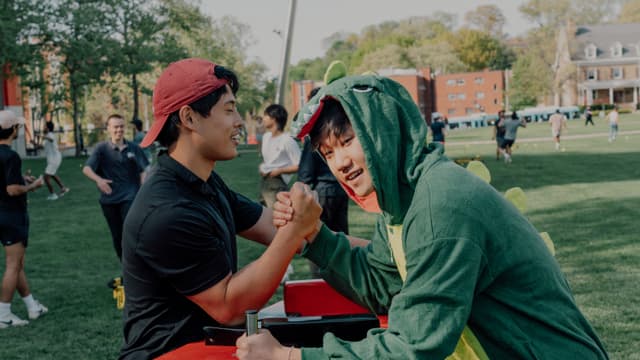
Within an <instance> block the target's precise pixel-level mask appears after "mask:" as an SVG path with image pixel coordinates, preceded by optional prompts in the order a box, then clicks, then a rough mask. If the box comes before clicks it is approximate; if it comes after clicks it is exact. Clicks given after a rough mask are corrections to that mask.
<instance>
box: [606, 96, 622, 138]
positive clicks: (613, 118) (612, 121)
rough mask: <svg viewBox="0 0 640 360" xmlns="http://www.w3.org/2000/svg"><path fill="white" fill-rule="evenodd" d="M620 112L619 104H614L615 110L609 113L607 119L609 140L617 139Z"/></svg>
mask: <svg viewBox="0 0 640 360" xmlns="http://www.w3.org/2000/svg"><path fill="white" fill-rule="evenodd" d="M619 117H620V114H618V105H614V106H613V110H611V112H610V113H609V114H608V115H607V119H609V142H614V141H615V140H616V136H617V135H618V118H619Z"/></svg>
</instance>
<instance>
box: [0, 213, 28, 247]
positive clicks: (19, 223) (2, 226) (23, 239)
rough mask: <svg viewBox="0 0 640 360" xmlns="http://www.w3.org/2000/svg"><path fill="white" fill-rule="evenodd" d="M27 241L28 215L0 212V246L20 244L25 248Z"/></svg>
mask: <svg viewBox="0 0 640 360" xmlns="http://www.w3.org/2000/svg"><path fill="white" fill-rule="evenodd" d="M28 240H29V214H27V213H26V212H15V211H2V210H0V243H2V246H9V245H13V244H18V243H22V245H24V247H25V248H26V247H27V243H28Z"/></svg>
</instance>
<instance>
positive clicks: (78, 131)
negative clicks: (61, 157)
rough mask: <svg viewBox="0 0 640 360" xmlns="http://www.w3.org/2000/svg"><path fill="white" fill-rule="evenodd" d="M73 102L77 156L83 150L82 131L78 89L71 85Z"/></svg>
mask: <svg viewBox="0 0 640 360" xmlns="http://www.w3.org/2000/svg"><path fill="white" fill-rule="evenodd" d="M71 102H72V104H73V139H74V142H75V143H76V157H77V156H80V154H81V152H82V148H81V142H82V140H81V137H82V132H81V129H80V128H79V126H78V125H79V124H78V89H77V88H76V87H74V86H73V85H71Z"/></svg>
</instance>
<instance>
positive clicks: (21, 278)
mask: <svg viewBox="0 0 640 360" xmlns="http://www.w3.org/2000/svg"><path fill="white" fill-rule="evenodd" d="M23 124H24V119H23V118H19V117H17V116H16V115H15V114H14V113H13V112H11V111H9V110H0V243H2V246H3V247H4V251H5V259H6V261H5V270H4V274H3V276H2V293H1V294H0V329H4V328H8V327H10V326H21V325H26V324H28V323H29V322H28V321H27V320H23V319H21V318H19V317H18V316H16V315H15V314H14V313H13V312H11V300H12V299H13V294H14V293H15V291H16V290H18V293H19V294H20V296H21V297H22V300H23V301H24V303H25V305H26V306H27V311H28V316H29V319H32V320H34V319H37V318H39V317H40V315H42V314H44V313H46V312H47V311H48V309H47V308H46V307H45V306H44V305H42V304H40V302H38V301H37V300H36V299H34V297H33V295H32V294H31V290H30V288H29V283H28V281H27V275H26V274H25V272H24V262H25V251H26V248H27V244H28V238H29V214H28V213H27V193H28V192H29V191H33V190H36V189H37V188H39V187H41V186H42V185H43V184H44V181H43V180H42V176H41V177H39V178H38V179H35V178H34V177H33V176H30V175H27V176H23V175H22V160H21V159H20V156H19V155H18V154H17V153H16V152H15V151H13V150H12V149H11V147H10V146H11V143H12V142H13V140H14V139H16V138H17V137H18V130H19V129H20V126H22V125H23Z"/></svg>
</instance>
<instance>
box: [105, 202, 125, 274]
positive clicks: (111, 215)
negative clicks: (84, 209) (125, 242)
mask: <svg viewBox="0 0 640 360" xmlns="http://www.w3.org/2000/svg"><path fill="white" fill-rule="evenodd" d="M132 202H133V200H129V201H123V202H121V203H117V204H100V206H101V207H102V213H103V214H104V217H105V219H107V224H108V225H109V230H111V239H112V240H113V248H114V249H115V250H116V255H118V259H120V262H122V225H123V224H124V218H125V217H126V216H127V213H128V212H129V208H130V207H131V203H132Z"/></svg>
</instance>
